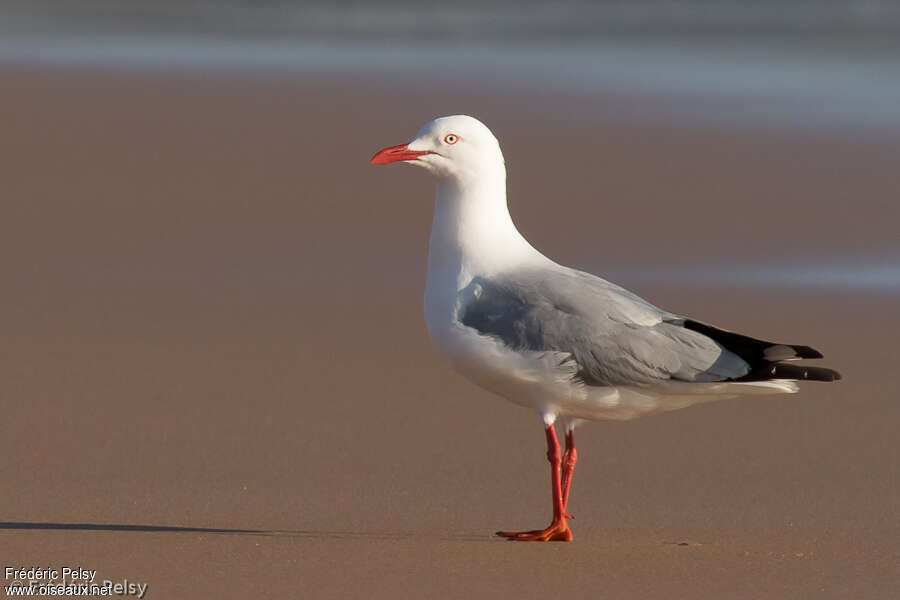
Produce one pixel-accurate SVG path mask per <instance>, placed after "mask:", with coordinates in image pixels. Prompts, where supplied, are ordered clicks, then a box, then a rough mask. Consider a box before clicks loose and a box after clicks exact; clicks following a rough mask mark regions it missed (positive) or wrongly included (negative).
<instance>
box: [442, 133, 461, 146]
mask: <svg viewBox="0 0 900 600" xmlns="http://www.w3.org/2000/svg"><path fill="white" fill-rule="evenodd" d="M458 141H459V136H458V135H456V134H455V133H448V134H447V135H445V136H444V143H445V144H448V145H450V146H452V145H453V144H455V143H456V142H458Z"/></svg>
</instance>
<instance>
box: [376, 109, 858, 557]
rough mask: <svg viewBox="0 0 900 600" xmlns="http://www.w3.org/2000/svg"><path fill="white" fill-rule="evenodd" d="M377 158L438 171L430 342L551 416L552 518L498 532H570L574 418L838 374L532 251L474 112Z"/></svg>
mask: <svg viewBox="0 0 900 600" xmlns="http://www.w3.org/2000/svg"><path fill="white" fill-rule="evenodd" d="M370 162H371V164H375V165H384V164H389V163H395V162H403V163H407V164H411V165H416V166H418V167H422V168H424V169H425V170H427V171H429V172H430V173H431V174H433V175H434V176H435V177H436V179H437V191H436V194H435V200H434V219H433V221H432V225H431V237H430V240H429V246H428V274H427V278H426V279H427V280H426V284H425V323H426V326H427V328H428V336H429V338H430V339H431V341H432V343H433V344H434V346H436V347H437V349H438V351H439V352H440V353H441V354H442V355H443V356H444V357H445V358H446V359H447V360H448V361H449V362H450V364H451V366H452V367H453V368H454V369H455V370H456V371H458V372H459V373H461V374H462V375H464V376H465V377H467V378H468V379H470V380H471V381H472V382H474V383H475V384H477V385H478V386H480V387H482V388H484V389H486V390H488V391H490V392H492V393H494V394H496V395H498V396H500V397H502V398H505V399H507V400H509V401H511V402H513V403H515V404H519V405H521V406H524V407H528V408H531V409H533V410H535V411H537V413H538V414H539V416H540V417H541V420H542V422H543V425H544V433H545V437H546V441H547V459H548V460H549V462H550V474H551V486H552V494H553V519H552V521H551V523H550V525H549V526H547V527H545V528H544V529H537V530H531V531H498V532H497V535H498V536H501V537H504V538H508V539H509V540H514V541H571V540H572V531H571V529H570V528H569V525H568V521H567V519H570V518H572V517H571V515H570V514H569V513H568V512H567V505H568V501H569V490H570V488H571V485H572V475H573V472H574V469H575V463H576V462H577V460H578V454H577V452H576V450H575V437H574V430H575V427H576V425H578V424H580V423H582V422H584V421H593V420H603V419H612V420H628V419H634V418H636V417H640V416H643V415H649V414H653V413H658V412H662V411H670V410H675V409H679V408H685V407H688V406H691V405H694V404H698V403H702V402H709V401H712V400H719V399H723V398H730V397H734V396H739V395H750V394H773V393H788V394H790V393H795V392H797V391H798V386H797V383H796V382H797V381H800V380H808V381H836V380H838V379H840V378H841V376H840V374H839V373H838V372H837V371H833V370H831V369H826V368H822V367H811V366H804V365H797V364H791V361H795V360H799V359H809V358H822V354H820V353H819V352H818V351H816V350H814V349H812V348H810V347H809V346H796V345H791V344H780V343H776V342H766V341H762V340H759V339H755V338H752V337H748V336H745V335H741V334H738V333H733V332H731V331H727V330H725V329H720V328H718V327H715V326H713V325H710V324H707V323H704V322H702V321H696V320H694V319H692V318H689V317H685V316H681V315H677V314H674V313H670V312H668V311H665V310H663V309H661V308H657V307H656V306H654V305H652V304H650V303H649V302H647V301H646V300H644V299H642V298H640V297H639V296H637V295H635V294H633V293H631V292H629V291H628V290H626V289H624V288H621V287H619V286H618V285H615V284H614V283H610V282H609V281H606V280H604V279H601V278H600V277H597V276H595V275H591V274H589V273H584V272H582V271H578V270H575V269H571V268H569V267H565V266H562V265H560V264H557V263H556V262H554V261H552V260H550V259H549V258H547V257H546V256H544V255H543V254H541V253H540V252H538V251H537V250H536V249H535V248H534V247H533V246H532V245H531V244H530V243H528V241H527V240H526V239H525V238H524V237H523V236H522V234H521V233H519V231H518V230H517V229H516V226H515V224H514V223H513V220H512V217H511V216H510V214H509V209H508V208H507V199H506V165H505V162H504V159H503V153H502V152H501V151H500V144H499V142H498V141H497V138H495V137H494V135H493V134H492V133H491V131H490V130H489V129H488V128H487V126H485V125H484V124H483V123H482V122H481V121H479V120H477V119H475V118H473V117H469V116H465V115H455V116H449V117H441V118H438V119H435V120H433V121H431V122H429V123H426V124H425V125H424V126H423V127H422V129H421V130H419V133H418V134H417V135H416V137H415V138H414V139H413V140H412V141H411V142H409V143H408V144H400V145H398V146H390V147H388V148H384V149H383V150H380V151H378V152H377V153H376V154H375V155H374V156H373V157H372V159H371V161H370ZM557 421H559V423H560V425H561V427H562V428H563V429H564V431H565V445H566V446H565V451H564V452H563V451H562V450H561V448H560V444H559V441H558V439H557V435H556V429H555V424H556V423H557Z"/></svg>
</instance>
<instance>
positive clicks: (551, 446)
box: [497, 425, 572, 542]
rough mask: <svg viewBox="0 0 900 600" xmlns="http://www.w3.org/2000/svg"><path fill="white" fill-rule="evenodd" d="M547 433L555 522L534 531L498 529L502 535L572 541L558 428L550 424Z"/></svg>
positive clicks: (514, 537) (521, 539) (522, 538)
mask: <svg viewBox="0 0 900 600" xmlns="http://www.w3.org/2000/svg"><path fill="white" fill-rule="evenodd" d="M546 433H547V460H549V461H550V481H551V484H552V486H553V522H551V523H550V525H549V526H548V527H547V528H545V529H536V530H534V531H498V532H497V535H499V536H500V537H505V538H509V539H510V540H514V541H519V542H570V541H572V532H571V531H570V530H569V525H568V523H566V519H565V512H566V511H565V506H564V504H563V496H562V484H561V482H560V479H559V463H560V449H559V440H557V439H556V430H555V429H554V428H553V425H548V426H547V429H546Z"/></svg>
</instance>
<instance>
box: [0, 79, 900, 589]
mask: <svg viewBox="0 0 900 600" xmlns="http://www.w3.org/2000/svg"><path fill="white" fill-rule="evenodd" d="M0 87H2V89H3V102H2V104H3V110H4V119H3V125H2V142H0V164H2V165H3V166H2V172H3V185H2V202H3V218H2V219H0V270H2V273H3V285H2V286H0V315H2V316H0V324H2V330H3V343H2V344H0V353H2V354H0V380H2V386H0V396H2V399H3V403H2V411H3V417H4V418H3V423H4V427H3V431H4V433H3V435H2V436H0V454H2V456H3V457H4V460H3V461H2V466H0V476H2V480H3V482H4V490H5V493H3V494H2V495H0V556H2V558H3V560H4V564H5V565H12V566H18V567H25V568H28V567H32V566H41V567H47V566H62V565H73V566H74V565H78V566H81V567H83V568H88V569H96V570H97V578H98V579H109V580H113V581H122V580H125V579H127V580H129V581H133V582H142V583H147V584H148V585H149V588H148V591H147V594H146V597H147V598H151V599H164V598H165V599H169V598H246V597H276V596H283V597H296V598H348V597H365V598H397V597H425V598H453V597H463V596H464V597H474V598H479V597H499V598H507V597H513V596H514V595H516V596H521V597H538V596H542V597H547V596H548V595H549V594H554V595H564V596H566V597H575V598H579V597H595V598H596V597H599V598H645V599H646V598H748V599H749V598H812V597H816V598H890V597H893V596H894V595H895V594H896V590H897V589H898V587H900V568H898V564H900V543H898V540H900V520H898V517H897V513H898V507H900V475H898V469H897V465H898V464H900V456H898V444H897V438H896V436H897V424H898V422H900V402H898V401H897V397H896V395H897V394H896V391H895V390H894V389H893V382H894V379H895V377H896V374H897V360H898V358H900V357H898V350H897V331H898V326H900V302H898V300H900V296H898V294H897V293H896V292H890V291H883V290H879V289H855V288H841V289H837V288H827V287H818V288H816V287H791V286H777V285H735V284H734V283H727V284H720V285H717V284H714V283H704V284H703V285H687V284H684V285H679V284H677V283H675V282H673V281H671V280H667V281H660V282H656V283H654V281H652V280H648V279H646V278H645V279H639V278H638V277H636V276H635V277H634V278H633V279H629V273H636V272H638V271H639V270H640V269H642V268H649V267H657V266H659V265H662V266H664V267H671V268H673V269H689V268H690V267H691V266H694V265H723V264H724V265H728V264H741V265H767V266H771V265H778V266H786V267H797V268H802V267H803V265H807V264H812V263H816V264H820V263H824V264H829V263H832V262H833V263H840V264H842V265H845V266H846V265H849V266H850V267H851V268H852V267H853V265H857V264H862V263H863V262H864V261H866V260H869V261H871V260H881V261H882V262H883V263H884V264H891V262H892V261H896V258H897V256H898V255H900V252H898V250H900V247H898V244H897V241H896V232H897V225H898V215H900V213H898V204H897V197H896V194H897V190H898V189H900V172H898V170H897V168H896V165H897V164H898V162H897V161H898V158H900V135H897V136H894V135H891V134H890V133H889V132H881V133H878V132H868V133H866V134H865V135H863V134H861V133H859V134H853V133H848V132H846V131H844V132H831V133H829V132H823V131H794V130H787V129H779V128H768V129H766V128H761V129H759V130H754V129H752V128H743V129H738V130H734V129H727V128H723V127H715V126H707V127H701V126H698V125H696V124H691V125H686V124H684V123H680V122H675V121H673V122H670V123H665V122H659V123H654V124H648V123H644V122H639V121H636V120H629V119H626V118H618V116H621V115H622V114H623V111H624V110H625V108H627V106H628V103H629V99H628V98H624V97H618V98H617V97H605V96H604V97H589V96H577V95H572V94H569V95H565V94H557V95H553V94H549V93H547V94H538V95H534V96H531V97H530V98H529V99H528V100H522V99H521V98H518V97H513V96H511V95H504V94H503V93H502V92H499V91H496V90H494V91H491V92H483V93H478V92H475V91H472V88H471V87H460V88H458V89H457V88H455V87H454V86H452V85H449V84H447V85H444V86H440V85H438V86H435V87H432V86H427V87H426V86H417V85H415V84H413V83H410V82H396V81H394V82H389V81H381V80H379V79H378V78H376V77H366V76H359V77H357V78H354V79H353V80H348V79H346V78H337V77H330V76H328V75H326V74H318V75H313V74H310V73H299V72H298V73H290V72H288V73H276V72H272V73H264V74H261V73H247V72H243V73H241V72H227V71H224V70H220V71H204V72H194V71H190V70H181V71H166V70H164V69H158V70H145V71H139V72H127V73H126V72H122V71H117V70H115V69H101V68H97V69H74V68H69V69H60V68H52V67H46V66H45V67H36V66H32V67H26V66H9V65H7V66H4V67H2V69H0ZM361 98H363V99H365V102H361ZM452 113H471V114H474V115H475V116H478V117H479V118H482V119H483V120H484V121H485V122H487V123H488V124H490V125H491V127H492V129H493V130H494V132H495V133H496V134H497V135H498V137H499V138H500V140H501V142H502V143H503V145H504V151H505V155H506V159H507V167H508V170H509V191H510V198H511V210H512V213H513V217H514V218H515V219H516V221H517V223H518V225H519V226H520V229H521V230H522V232H523V233H524V234H525V235H526V236H527V237H529V239H531V240H532V242H533V243H534V244H535V245H536V246H537V247H538V248H539V249H541V250H542V251H544V252H545V253H546V254H547V255H549V256H551V257H553V258H554V259H556V260H558V261H559V262H562V263H566V264H571V265H573V266H578V267H580V268H584V269H587V270H591V271H593V272H595V273H598V274H600V275H603V274H604V273H607V272H616V273H619V274H620V275H621V276H620V277H619V278H618V279H617V282H618V283H621V284H624V285H627V286H629V287H631V288H633V289H634V291H636V292H637V293H639V294H641V295H642V296H644V297H646V298H647V299H648V300H650V301H652V302H654V303H656V304H658V305H660V306H663V307H665V308H667V309H669V310H672V311H675V312H679V313H683V314H687V315H692V316H695V317H697V318H701V319H702V320H705V321H709V322H712V323H715V324H717V325H719V326H721V327H725V328H728V329H733V330H738V331H741V332H746V333H749V334H752V335H755V336H758V337H761V338H774V339H778V340H780V341H784V342H789V343H803V344H809V345H812V346H813V347H815V348H818V349H819V350H821V351H822V352H823V353H824V354H825V355H826V357H827V360H826V361H823V362H822V364H823V365H827V366H830V367H833V368H836V369H838V370H840V371H841V372H842V374H843V375H844V380H843V381H841V382H840V383H838V384H833V385H826V384H818V385H816V384H810V385H805V386H804V387H803V390H802V392H801V393H800V394H798V395H794V396H781V397H768V398H756V399H754V398H745V399H740V400H731V401H723V402H719V403H715V404H711V405H706V406H700V407H694V408H691V409H687V410H683V411H678V412H674V413H669V414H664V415H659V416H655V417H651V418H646V419H642V420H637V421H633V422H628V423H596V424H589V425H587V426H585V427H583V428H582V429H580V430H579V431H578V444H579V446H578V447H579V457H580V460H579V464H578V469H577V472H576V477H575V483H574V487H573V496H572V500H571V504H570V509H571V511H572V512H573V514H574V515H575V517H576V519H575V521H574V522H573V525H572V527H573V531H574V534H575V543H573V544H511V543H507V542H504V541H502V540H499V539H495V538H493V537H492V535H491V534H492V532H494V531H495V530H497V529H500V528H507V529H515V528H529V527H538V526H543V525H545V521H547V519H548V517H549V510H550V506H549V504H550V502H549V493H548V490H547V482H546V479H547V473H546V471H547V469H546V460H545V456H544V453H545V449H544V446H543V439H542V433H541V430H540V424H539V422H538V420H537V418H536V417H535V415H533V414H531V413H529V412H528V411H525V410H522V409H520V408H517V407H515V406H513V405H512V404H508V403H506V402H504V401H503V400H500V399H497V398H494V397H492V396H490V395H489V394H487V393H486V392H482V391H481V390H479V389H477V388H475V387H473V386H472V385H471V384H469V383H468V382H466V381H464V380H463V379H461V378H460V377H458V376H457V375H455V374H454V373H453V372H451V371H450V370H449V368H448V367H447V366H446V365H445V364H444V363H443V362H442V361H441V359H440V357H439V356H438V355H437V353H436V351H434V350H433V349H432V348H431V346H430V344H429V342H428V339H427V336H426V332H425V328H424V324H423V321H422V310H421V296H422V290H423V286H424V270H425V253H426V249H427V239H428V229H429V226H430V220H431V210H432V206H431V197H432V184H431V182H430V181H429V179H428V177H427V176H426V175H425V174H424V173H421V172H419V171H414V170H412V169H406V168H401V167H397V168H391V169H377V168H375V167H370V166H369V165H367V160H368V158H369V156H370V155H371V154H372V153H373V152H374V151H375V150H377V149H378V148H381V147H383V146H386V145H390V144H397V143H401V142H405V141H408V140H409V139H410V138H411V137H412V136H413V135H414V134H415V132H416V130H417V128H418V127H419V126H420V125H421V124H422V123H423V122H425V121H427V120H429V119H430V118H432V117H434V116H437V115H440V114H452ZM579 116H585V117H587V116H589V117H590V118H579ZM613 199H614V201H612V200H613ZM636 240H639V241H636Z"/></svg>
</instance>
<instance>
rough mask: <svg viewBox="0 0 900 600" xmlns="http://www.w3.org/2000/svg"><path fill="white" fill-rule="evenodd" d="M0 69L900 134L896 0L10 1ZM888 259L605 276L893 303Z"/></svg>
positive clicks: (288, 275)
mask: <svg viewBox="0 0 900 600" xmlns="http://www.w3.org/2000/svg"><path fill="white" fill-rule="evenodd" d="M3 64H6V65H13V66H17V65H18V66H21V65H41V66H78V67H85V66H86V67H104V68H107V67H109V68H126V69H155V70H160V69H163V70H164V69H170V68H176V69H188V70H190V69H224V70H241V71H243V70H252V71H271V70H275V71H290V72H294V73H300V74H303V73H316V74H328V75H334V76H337V77H339V78H340V77H347V78H348V79H349V78H353V77H355V76H357V75H359V74H361V73H363V74H366V75H367V76H370V77H376V78H380V79H384V80H389V81H402V82H406V83H409V82H412V81H414V80H415V81H417V82H418V83H419V84H420V85H425V86H428V85H431V84H435V83H438V82H440V83H441V84H446V83H447V82H448V81H461V82H465V83H466V84H467V85H468V86H471V87H479V88H491V87H493V88H496V89H498V90H503V91H504V92H513V93H515V92H516V91H523V92H525V93H528V92H530V91H532V92H533V91H541V92H549V93H561V94H568V95H579V94H582V95H585V96H588V97H594V96H597V95H600V96H604V95H605V96H613V95H622V96H624V97H627V98H628V99H629V102H628V103H627V105H628V107H629V108H628V109H627V111H630V112H620V113H617V114H616V119H619V118H620V117H621V118H624V119H627V118H632V119H634V120H637V121H641V122H654V121H661V122H666V123H669V122H672V121H673V120H677V122H678V123H680V124H684V123H687V124H690V123H692V122H699V123H702V124H706V123H712V124H715V125H716V126H718V127H722V126H726V127H737V128H740V127H750V128H753V129H764V128H767V127H774V128H778V129H789V128H795V129H810V130H814V131H821V130H829V131H838V132H850V133H861V134H864V135H870V134H876V135H889V136H896V134H898V133H900V2H887V1H877V0H843V1H837V0H832V1H828V0H823V1H820V2H812V1H797V0H786V1H775V0H765V1H756V2H743V3H742V2H731V1H728V2H703V1H693V2H687V1H663V0H629V1H615V2H581V1H560V2H499V3H491V4H490V5H488V6H485V5H483V4H482V3H479V2H467V1H464V2H453V3H448V2H428V1H420V2H411V1H410V2H405V1H394V2H381V3H379V4H378V5H373V4H365V3H361V2H351V1H346V2H289V1H285V0H268V1H260V2H251V1H249V0H248V1H237V0H196V1H178V2H176V1H171V0H156V1H154V2H147V1H146V0H143V1H137V0H134V1H131V0H118V1H114V0H74V1H70V2H59V1H53V0H4V1H3V2H0V65H3ZM554 118H563V119H564V118H571V119H590V118H594V117H593V115H591V114H590V112H580V113H578V114H577V115H574V114H573V115H567V114H563V115H557V116H554ZM598 118H599V115H598ZM884 218H885V219H886V220H890V219H891V218H895V219H896V218H897V213H896V212H894V213H893V214H885V215H884ZM898 225H900V223H898ZM896 250H897V246H896V243H893V244H892V245H891V246H890V247H889V248H888V251H887V252H886V253H885V254H884V255H881V256H875V257H864V258H865V260H863V259H860V260H858V261H856V262H852V261H851V262H848V263H847V264H846V265H844V266H841V265H840V264H837V265H835V264H829V265H827V266H823V265H821V264H803V265H799V266H797V267H793V268H758V267H756V266H752V265H748V266H746V267H744V268H736V267H735V265H733V264H731V265H728V266H726V267H719V266H716V265H709V266H706V267H704V266H699V267H698V266H697V265H694V266H692V267H673V266H672V265H669V266H667V267H666V268H663V269H658V270H654V268H645V269H628V270H623V271H622V272H610V271H608V270H606V271H605V272H606V274H607V275H608V276H610V277H611V278H612V279H615V280H619V281H622V282H623V283H640V282H642V281H645V280H646V281H656V282H665V281H668V280H671V281H672V282H682V283H684V282H690V283H692V284H713V285H720V284H723V283H726V284H727V283H736V284H737V283H739V284H741V285H761V286H765V285H779V286H785V285H787V286H794V287H796V286H808V287H816V286H828V287H830V288H847V289H872V290H887V291H891V292H897V291H900V287H898V285H900V283H898V282H900V271H898V269H897V267H896V266H895V265H896V264H898V260H897V258H896V255H895V254H896ZM831 262H833V261H831ZM416 264H418V262H417V263H416ZM585 264H586V266H593V265H590V264H589V263H588V261H585ZM865 265H868V266H865ZM603 266H605V265H596V267H597V268H598V269H600V267H603ZM607 267H608V266H607ZM128 268H129V269H131V267H130V265H129V266H128ZM204 269H205V270H206V271H210V270H211V269H212V267H211V266H209V265H206V266H204ZM292 269H293V265H290V266H289V267H285V270H284V272H283V273H282V272H274V273H269V275H267V274H266V272H265V270H264V268H263V267H261V266H260V265H258V264H254V265H252V266H249V267H247V268H244V269H241V272H247V273H254V274H255V276H257V277H267V276H271V277H272V278H273V279H274V280H277V281H278V282H279V283H282V282H285V281H292V280H293V278H294V277H295V275H294V272H293V270H292ZM410 269H412V267H410ZM126 270H127V269H126ZM233 275H234V274H232V273H230V272H229V273H228V276H229V277H231V276H233ZM118 276H121V277H122V278H127V277H129V276H132V275H131V271H130V270H128V272H127V273H122V274H119V275H118ZM142 276H146V273H144V275H142ZM194 276H195V274H190V277H194ZM165 277H167V278H169V279H171V278H172V277H174V275H173V274H172V272H167V273H166V275H165ZM225 278H227V277H225Z"/></svg>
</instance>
